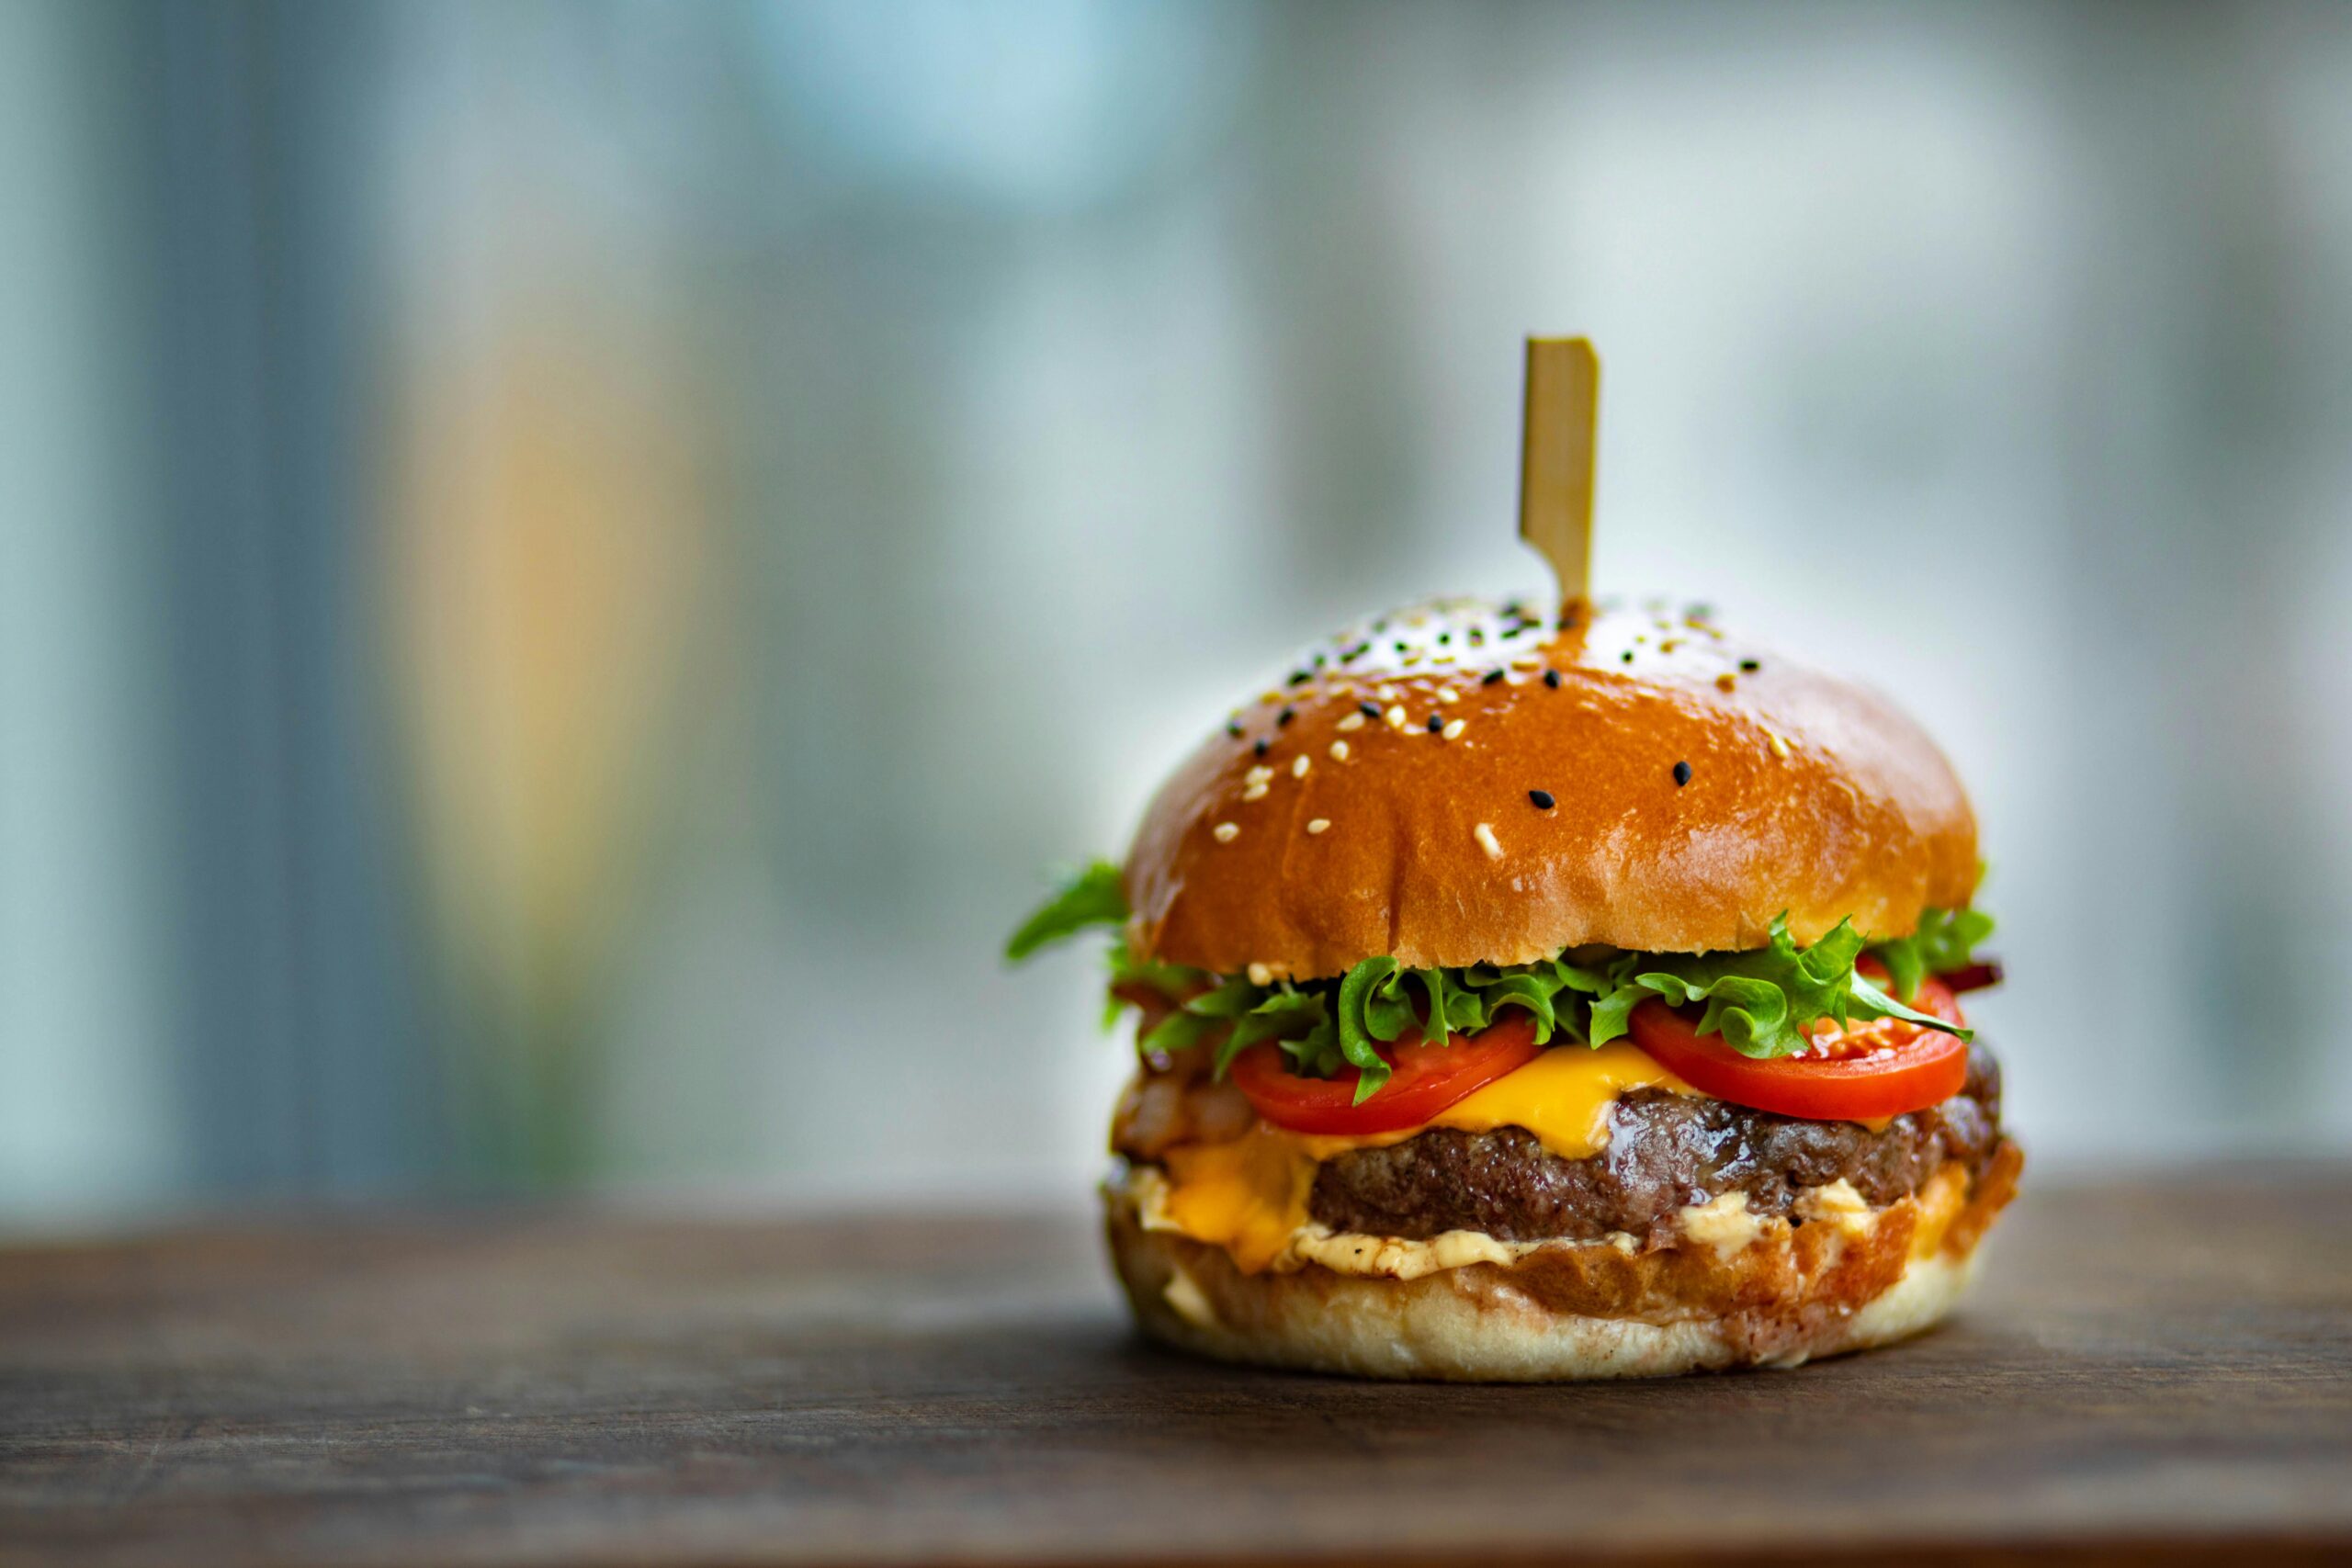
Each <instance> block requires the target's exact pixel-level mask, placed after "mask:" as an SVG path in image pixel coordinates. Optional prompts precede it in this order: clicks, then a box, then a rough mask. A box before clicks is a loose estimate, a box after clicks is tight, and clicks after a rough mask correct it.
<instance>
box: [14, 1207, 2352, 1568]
mask: <svg viewBox="0 0 2352 1568" xmlns="http://www.w3.org/2000/svg"><path fill="white" fill-rule="evenodd" d="M1990 1265H1991V1266H1990V1269H1989V1270H1988V1275H1987V1278H1986V1280H1985V1283H1984V1286H1983V1288H1982V1290H1981V1292H1980V1293H1979V1295H1978V1296H1977V1297H1976V1298H1975V1301H1974V1303H1973V1305H1972V1306H1970V1307H1969V1308H1968V1309H1966V1311H1965V1312H1964V1314H1963V1315H1962V1317H1961V1318H1959V1319H1957V1320H1956V1321H1955V1322H1954V1323H1953V1324H1952V1325H1950V1326H1948V1327H1947V1328H1945V1329H1943V1330H1942V1331H1940V1332H1939V1333H1936V1334H1934V1335H1932V1336H1930V1337H1927V1338H1925V1339H1922V1340H1919V1341H1917V1342H1915V1343H1913V1344H1910V1345H1907V1346H1904V1347H1901V1348H1894V1349H1891V1350H1883V1351H1879V1352H1875V1353H1873V1354H1871V1355H1867V1356H1863V1357H1860V1358H1856V1359H1847V1360H1842V1361H1832V1362H1825V1363H1823V1364H1820V1365H1818V1366H1814V1367H1808V1368H1805V1369H1804V1370H1803V1371H1796V1372H1779V1373H1749V1374H1743V1375H1735V1376H1727V1377H1705V1378H1694V1379H1688V1380H1684V1381H1680V1382H1659V1383H1620V1384H1587V1385H1583V1386H1568V1387H1554V1388H1456V1387H1441V1386H1429V1385H1421V1386H1408V1385H1407V1386H1400V1385H1384V1384H1374V1383H1361V1382H1342V1381H1338V1380H1331V1379H1320V1378H1310V1377H1296V1376H1288V1375H1283V1374H1277V1373H1268V1372H1259V1371H1242V1370H1235V1369H1227V1368H1223V1367H1218V1366H1213V1365H1207V1364H1203V1363H1196V1362H1193V1361H1188V1360H1184V1359H1179V1358H1177V1357H1175V1356H1172V1355H1169V1354H1163V1353H1161V1352H1159V1351H1156V1350H1153V1349H1150V1348H1147V1347H1144V1346H1142V1345H1140V1344H1138V1343H1137V1342H1136V1340H1135V1339H1134V1338H1133V1337H1131V1335H1130V1334H1129V1332H1128V1330H1127V1327H1126V1325H1125V1320H1124V1318H1123V1317H1122V1315H1121V1314H1120V1311H1119V1310H1118V1307H1117V1305H1116V1303H1115V1302H1114V1297H1113V1295H1112V1292H1111V1290H1110V1287H1109V1286H1108V1284H1107V1282H1106V1280H1105V1278H1104V1275H1103V1269H1102V1265H1101V1260H1100V1258H1099V1256H1098V1253H1097V1250H1096V1243H1095V1238H1094V1235H1093V1234H1092V1230H1091V1225H1090V1224H1088V1223H1087V1221H1086V1220H1085V1219H1084V1218H1083V1217H1082V1216H1081V1215H1080V1214H1078V1213H1075V1212H1073V1213H1068V1214H1064V1215H1059V1216H1026V1217H1021V1216H1012V1217H1007V1216H1002V1215H999V1216H994V1217H965V1218H947V1219H942V1218H910V1217H896V1218H876V1217H869V1218H865V1219H862V1220H851V1219H845V1218H843V1219H810V1218H796V1219H787V1220H778V1221H774V1222H768V1223H752V1222H749V1221H741V1220H729V1221H726V1222H719V1221H715V1220H704V1221H698V1222H677V1221H671V1220H656V1219H648V1218H642V1217H626V1216H621V1217H616V1216H613V1215H610V1214H594V1213H555V1214H548V1213H540V1214H533V1215H520V1216H518V1215H500V1216H492V1217H481V1216H476V1217H470V1218H454V1219H453V1218H447V1217H442V1218H433V1219H412V1220H401V1221H390V1222H387V1221H384V1220H381V1219H379V1220H375V1221H371V1222H368V1223H365V1224H339V1225H327V1224H304V1225H288V1224H277V1225H254V1226H250V1227H243V1228H239V1227H227V1228H222V1227H212V1228H206V1229H201V1230H194V1231H187V1232H180V1233H173V1234H166V1235H158V1236H153V1237H147V1238H142V1239H137V1240H131V1241H127V1242H110V1243H105V1244H86V1245H49V1246H40V1247H18V1248H15V1249H12V1250H7V1251H5V1252H0V1562H8V1563H12V1564H16V1563H42V1562H68V1561H71V1562H155V1563H164V1562H169V1563H207V1562H234V1563H254V1562H337V1563H340V1562H481V1563H523V1562H529V1563H592V1564H593V1563H640V1562H648V1563H650V1562H665V1563H667V1562H692V1563H753V1562H883V1561H893V1562H895V1561H909V1560H931V1559H951V1560H956V1561H988V1562H1005V1561H1059V1562H1120V1563H1133V1562H1155V1563H1175V1562H1252V1561H1283V1562H1333V1563H1337V1562H1365V1561H1390V1562H1437V1561H1448V1560H1464V1561H1473V1562H1510V1563H1517V1562H1552V1561H1557V1562H1572V1561H1573V1562H1668V1561H1682V1560H1686V1559H1691V1558H1697V1557H1701V1556H1710V1555H1714V1554H1730V1555H1733V1556H1737V1557H1740V1558H1742V1559H1744V1560H1749V1561H1770V1562H1818V1561H1824V1560H1826V1559H1830V1558H1833V1557H1838V1556H1847V1557H1852V1558H1857V1559H1859V1558H1862V1557H1874V1556H1880V1555H1883V1554H1886V1553H1890V1552H1893V1551H1902V1552H1904V1553H1905V1554H1906V1555H1908V1557H1909V1560H1911V1561H1915V1562H1917V1561H1930V1562H1934V1561H1953V1562H1960V1561H1979V1560H1985V1559H1989V1558H1991V1557H1993V1556H1996V1555H2001V1554H2005V1553H2018V1554H2022V1555H2025V1556H2027V1557H2030V1558H2031V1559H2033V1560H2036V1561H2062V1560H2063V1561H2077V1560H2083V1561H2114V1562H2125V1561H2131V1562H2139V1561H2148V1560H2150V1559H2151V1558H2167V1559H2170V1558H2178V1559H2187V1558H2190V1557H2194V1556H2197V1555H2199V1554H2202V1553H2208V1552H2211V1553H2216V1554H2230V1555H2235V1554H2238V1553H2242V1552H2245V1551H2250V1550H2253V1549H2261V1550H2264V1551H2268V1552H2270V1553H2272V1554H2273V1555H2275V1556H2278V1557H2286V1558H2296V1559H2303V1560H2311V1561H2320V1560H2328V1561H2346V1560H2352V1167H2346V1166H2335V1165H2330V1166H2312V1165H2303V1166H2297V1167H2273V1168H2265V1169H2245V1168H2236V1169H2231V1170H2222V1171H2204V1172H2199V1173H2197V1174H2195V1175H2192V1176H2184V1177H2175V1178H2172V1179H2156V1180H2145V1181H2137V1182H2132V1183H2130V1184H2117V1183H2110V1184H2108V1185H2104V1186H2095V1187H2076V1188H2052V1187H2050V1186H2048V1185H2046V1184H2045V1185H2044V1186H2042V1187H2041V1188H2034V1187H2029V1189H2028V1191H2027V1195H2026V1196H2025V1197H2024V1198H2023V1199H2021V1200H2020V1201H2019V1202H2018V1206H2017V1207H2016V1208H2015V1209H2014V1210H2012V1211H2011V1213H2010V1216H2009V1218H2008V1220H2007V1223H2006V1224H2005V1226H2004V1228H2003V1229H2002V1230H2001V1231H1999V1232H1997V1233H1996V1236H1995V1242H1994V1251H1993V1256H1992V1258H1991V1259H1990Z"/></svg>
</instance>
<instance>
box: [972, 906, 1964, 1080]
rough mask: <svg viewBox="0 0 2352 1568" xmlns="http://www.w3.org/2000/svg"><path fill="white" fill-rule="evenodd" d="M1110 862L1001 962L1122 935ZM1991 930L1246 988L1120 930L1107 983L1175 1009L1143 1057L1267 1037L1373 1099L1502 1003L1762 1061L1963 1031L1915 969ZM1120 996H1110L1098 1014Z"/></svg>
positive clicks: (1776, 935)
mask: <svg viewBox="0 0 2352 1568" xmlns="http://www.w3.org/2000/svg"><path fill="white" fill-rule="evenodd" d="M1127 912H1128V911H1127V901H1126V896H1125V891H1124V889H1123V888H1122V886H1121V883H1120V877H1119V871H1118V868H1117V867H1116V866H1114V865H1112V864H1110V863H1108V862H1103V861H1098V862H1096V863H1094V864H1093V865H1091V866H1089V867H1087V868H1086V869H1085V870H1084V871H1082V872H1080V874H1078V875H1077V876H1075V877H1073V878H1072V879H1071V880H1070V881H1069V883H1068V884H1066V885H1065V886H1063V887H1062V888H1061V889H1060V890H1059V891H1057V893H1056V894H1055V895H1054V897H1052V898H1050V899H1048V900H1047V901H1046V904H1045V906H1044V907H1043V908H1039V909H1038V910H1037V912H1036V913H1035V914H1034V915H1032V916H1030V917H1029V919H1027V920H1026V921H1024V922H1023V925H1022V927H1021V929H1020V930H1019V931H1015V932H1014V933H1013V935H1012V941H1011V942H1008V943H1007V944H1006V947H1005V953H1006V955H1007V956H1008V957H1009V958H1012V959H1021V958H1025V957H1027V956H1028V955H1029V954H1030V953H1035V952H1036V951H1037V950H1038V949H1039V948H1042V947H1045V946H1046V945H1048V944H1050V943H1053V942H1060V941H1062V940H1064V939H1066V938H1068V937H1070V936H1072V935H1075V934H1077V933H1078V932H1080V931H1085V930H1087V929H1089V928H1091V927H1094V926H1112V927H1117V926H1121V925H1124V923H1125V920H1126V918H1127ZM1992 930H1993V922H1992V920H1991V919H1989V918H1988V917H1986V916H1985V915H1984V914H1981V913H1979V912H1978V911H1976V910H1973V909H1929V910H1928V911H1927V912H1926V913H1925V914H1923V915H1922V916H1921V917H1920V919H1919V926H1918V929H1917V931H1914V932H1913V933H1912V934H1911V935H1909V936H1906V937H1901V938H1897V939H1895V940H1894V941H1890V942H1873V943H1869V944H1867V945H1866V944H1865V942H1864V941H1863V939H1862V937H1861V935H1860V933H1859V932H1857V931H1855V930H1854V928H1853V923H1852V922H1851V921H1850V920H1841V921H1839V922H1838V925H1837V926H1836V928H1835V929H1833V930H1831V931H1827V932H1826V933H1825V934H1824V935H1823V936H1822V937H1821V939H1820V940H1819V941H1817V942H1814V943H1812V944H1811V945H1810V946H1807V947H1799V946H1798V945H1797V944H1796V942H1795V941H1794V940H1793V939H1792V938H1791V936H1790V935H1789V927H1788V918H1787V916H1786V915H1785V914H1784V915H1782V916H1781V917H1779V918H1777V919H1774V920H1773V922H1772V926H1771V930H1770V935H1769V940H1768V942H1767V943H1766V945H1765V946H1763V947H1760V948H1755V949H1750V950H1747V951H1743V952H1737V953H1614V954H1611V953H1609V952H1608V950H1606V949H1600V950H1594V949H1589V948H1587V949H1578V950H1577V959H1578V960H1581V962H1572V961H1571V960H1570V959H1569V958H1568V957H1566V955H1565V954H1563V955H1561V956H1558V957H1555V958H1549V959H1539V960H1537V961H1536V962H1534V963H1532V964H1510V965H1500V964H1471V965H1467V966H1464V967H1460V968H1422V969H1407V968H1405V967H1404V966H1403V965H1402V964H1399V963H1398V962H1397V960H1396V959H1395V958H1393V957H1375V958H1367V959H1365V960H1364V961H1363V963H1361V964H1357V965H1356V966H1355V967H1354V968H1352V969H1351V970H1349V971H1348V973H1347V974H1345V975H1343V976H1340V977H1339V978H1338V979H1336V980H1317V981H1308V982H1292V981H1288V980H1280V981H1276V982H1274V983H1273V984H1272V985H1269V986H1259V985H1254V984H1252V983H1251V982H1250V981H1249V980H1248V979H1247V978H1243V977H1239V976H1230V977H1220V976H1215V975H1211V974H1208V973H1206V972H1205V971H1203V970H1199V969H1193V968H1188V967H1186V966H1185V965H1183V964H1168V963H1164V962H1159V961H1155V960H1147V959H1138V958H1136V956H1135V955H1134V953H1132V952H1130V951H1129V949H1128V947H1127V943H1126V939H1125V934H1124V932H1123V933H1122V934H1121V935H1120V936H1119V937H1118V939H1117V940H1115V941H1114V942H1113V943H1112V946H1111V953H1110V967H1111V984H1112V985H1113V987H1115V988H1117V989H1119V990H1124V991H1127V992H1129V993H1132V992H1133V991H1134V990H1136V989H1138V988H1142V989H1148V990H1152V991H1157V992H1159V994H1160V995H1162V996H1165V997H1167V998H1169V999H1170V1001H1171V1002H1174V1003H1175V1004H1177V1005H1175V1006H1174V1007H1173V1008H1171V1009H1170V1011H1169V1012H1168V1013H1167V1014H1166V1016H1164V1017H1163V1018H1162V1019H1161V1020H1160V1021H1159V1022H1158V1023H1157V1024H1155V1025H1154V1026H1153V1027H1152V1028H1151V1029H1150V1030H1149V1031H1148V1032H1146V1033H1145V1034H1144V1035H1143V1037H1142V1038H1141V1039H1140V1040H1139V1041H1138V1042H1137V1043H1138V1045H1139V1047H1140V1048H1141V1049H1143V1050H1145V1051H1148V1052H1176V1051H1182V1050H1187V1049H1190V1048H1192V1047H1193V1046H1195V1045H1200V1044H1203V1043H1207V1042H1210V1041H1214V1042H1216V1063H1215V1066H1216V1072H1217V1074H1218V1075H1219V1076H1220V1077H1222V1076H1223V1074H1224V1073H1225V1071H1226V1069H1227V1066H1230V1065H1231V1063H1232V1062H1233V1060H1234V1058H1235V1057H1237V1056H1238V1055H1240V1054H1241V1053H1242V1052H1244V1051H1247V1050H1249V1049H1250V1047H1251V1046H1253V1045H1259V1044H1262V1043H1266V1042H1269V1041H1272V1042H1273V1043H1277V1044H1279V1045H1280V1046H1281V1047H1282V1049H1283V1054H1284V1055H1286V1056H1287V1057H1288V1058H1289V1060H1290V1064H1291V1066H1292V1069H1293V1070H1294V1071H1295V1072H1297V1073H1299V1074H1300V1075H1302V1076H1304V1077H1330V1076H1332V1075H1333V1074H1335V1073H1338V1072H1340V1071H1341V1070H1343V1069H1345V1068H1348V1067H1354V1068H1355V1069H1357V1072H1358V1077H1357V1082H1356V1089H1355V1099H1356V1101H1357V1103H1359V1104H1361V1103H1362V1102H1363V1101H1364V1100H1367V1099H1369V1098H1370V1097H1371V1096H1373V1095H1374V1094H1376V1093H1378V1092H1379V1090H1380V1089H1381V1087H1382V1086H1383V1085H1385V1083H1386V1082H1387V1081H1388V1078H1389V1074H1390V1068H1389V1066H1388V1063H1387V1061H1386V1060H1385V1058H1384V1057H1383V1056H1382V1055H1381V1054H1380V1052H1381V1047H1383V1046H1389V1045H1395V1044H1397V1043H1398V1042H1400V1041H1404V1040H1406V1039H1408V1037H1409V1038H1410V1039H1412V1040H1413V1041H1415V1042H1418V1043H1442V1042H1443V1041H1445V1040H1446V1039H1448V1038H1450V1037H1452V1036H1453V1035H1456V1034H1465V1033H1475V1032H1476V1031H1478V1030H1481V1029H1484V1028H1486V1027H1487V1025H1489V1024H1490V1023H1492V1022H1493V1021H1495V1019H1496V1017H1497V1016H1498V1014H1499V1013H1500V1012H1502V1010H1505V1009H1507V1008H1518V1009H1521V1010H1523V1011H1525V1012H1527V1013H1528V1014H1530V1015H1531V1016H1532V1018H1533V1020H1534V1022H1535V1035H1536V1039H1537V1041H1538V1043H1551V1042H1552V1041H1554V1040H1555V1039H1566V1040H1571V1041H1577V1042H1580V1043H1587V1044H1592V1045H1603V1044H1607V1043H1609V1042H1611V1041H1612V1040H1617V1039H1620V1038H1623V1035H1624V1034H1625V1032H1626V1030H1627V1027H1628V1025H1627V1020H1628V1019H1629V1017H1630V1016H1631V1014H1632V1012H1633V1010H1634V1008H1636V1007H1638V1006H1639V1005H1641V1003H1643V1002H1645V1001H1646V1000H1648V999H1649V998H1653V997H1656V998H1661V999H1663V1000H1664V1001H1666V1002H1667V1003H1668V1005H1669V1006H1674V1007H1699V1008H1702V1009H1703V1011H1702V1013H1701V1015H1700V1017H1699V1019H1698V1021H1697V1028H1698V1030H1699V1032H1701V1033H1702V1034H1707V1033H1715V1034H1721V1035H1722V1036H1723V1038H1724V1040H1725V1041H1726V1042H1727V1043H1729V1044H1730V1045H1731V1046H1732V1048H1733V1049H1734V1050H1736V1051H1739V1052H1741V1053H1742V1054H1744V1055H1749V1056H1756V1057H1773V1056H1785V1055H1791V1054H1792V1053H1794V1052H1798V1051H1801V1050H1803V1049H1804V1048H1805V1046H1806V1045H1807V1043H1809V1042H1808V1039H1807V1037H1806V1034H1805V1032H1804V1031H1805V1027H1806V1026H1807V1025H1808V1024H1811V1023H1813V1022H1815V1021H1817V1020H1819V1019H1823V1018H1831V1019H1835V1020H1837V1021H1838V1022H1839V1023H1841V1024H1842V1023H1847V1022H1849V1021H1853V1020H1856V1019H1861V1020H1868V1019H1873V1018H1901V1019H1907V1020H1909V1021H1912V1022H1914V1023H1918V1024H1922V1025H1924V1026H1926V1027H1928V1028H1930V1029H1939V1030H1943V1031H1945V1032H1949V1033H1952V1034H1956V1035H1958V1036H1960V1037H1961V1038H1962V1039H1963V1040H1965V1039H1968V1038H1970V1035H1969V1032H1968V1031H1966V1030H1964V1029H1959V1028H1955V1027H1954V1026H1952V1025H1951V1024H1949V1023H1946V1022H1944V1021H1942V1020H1940V1019H1937V1018H1934V1017H1931V1016H1930V1015H1928V1014H1927V1013H1923V1012H1918V1011H1916V1010H1913V1009H1912V1008H1911V1007H1910V1006H1909V1005H1908V1004H1907V1001H1906V1000H1905V998H1914V997H1916V996H1917V994H1918V984H1919V980H1920V978H1921V976H1926V975H1932V974H1939V973H1942V972H1944V971H1947V970H1951V969H1957V968H1960V967H1961V966H1962V965H1964V964H1968V963H1970V962H1971V961H1972V953H1973V948H1974V947H1975V945H1976V944H1977V943H1978V942H1983V941H1984V940H1985V938H1986V937H1987V936H1988V935H1990V934H1991V932H1992ZM1865 952H1867V953H1873V954H1876V955H1877V956H1878V957H1879V959H1880V960H1881V961H1882V962H1883V963H1884V964H1886V968H1887V973H1888V975H1889V976H1890V982H1889V985H1888V987H1887V989H1885V990H1881V989H1880V988H1879V987H1877V986H1875V985H1872V984H1871V981H1870V980H1869V979H1868V978H1867V977H1865V976H1861V975H1860V974H1858V973H1856V972H1855V968H1854V965H1855V962H1856V961H1857V960H1858V959H1860V957H1861V956H1862V955H1863V954H1864V953H1865ZM1125 1005H1126V1003H1125V1000H1124V999H1123V998H1120V997H1118V996H1114V997H1113V998H1111V1003H1110V1010H1109V1014H1108V1017H1110V1018H1113V1019H1115V1017H1116V1015H1117V1013H1118V1011H1119V1010H1120V1009H1121V1008H1123V1007H1124V1006H1125Z"/></svg>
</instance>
